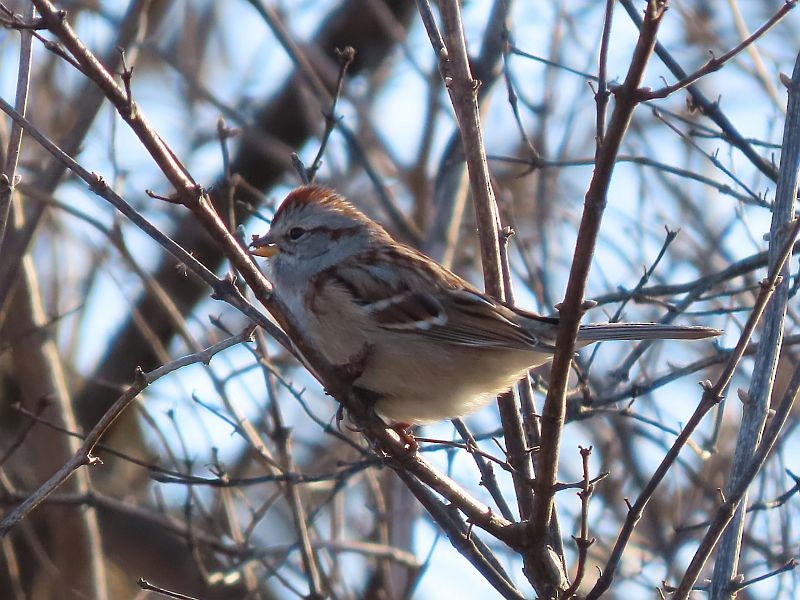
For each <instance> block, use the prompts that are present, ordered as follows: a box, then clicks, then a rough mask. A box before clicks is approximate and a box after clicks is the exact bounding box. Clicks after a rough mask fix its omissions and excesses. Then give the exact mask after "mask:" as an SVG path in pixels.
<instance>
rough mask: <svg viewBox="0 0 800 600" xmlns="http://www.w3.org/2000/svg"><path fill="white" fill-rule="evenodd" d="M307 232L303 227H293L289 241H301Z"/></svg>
mask: <svg viewBox="0 0 800 600" xmlns="http://www.w3.org/2000/svg"><path fill="white" fill-rule="evenodd" d="M305 232H306V230H305V229H303V228H302V227H292V228H291V229H290V230H289V239H290V240H299V239H300V238H301V237H303V234H305Z"/></svg>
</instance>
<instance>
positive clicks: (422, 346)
mask: <svg viewBox="0 0 800 600" xmlns="http://www.w3.org/2000/svg"><path fill="white" fill-rule="evenodd" d="M251 248H252V249H251V253H252V254H255V255H257V256H263V257H268V258H269V259H270V260H269V261H268V263H267V275H268V277H269V278H270V280H271V281H272V283H273V285H274V288H275V289H274V293H275V294H276V295H277V296H278V298H279V299H280V300H281V301H282V302H283V304H284V305H285V306H286V307H288V309H289V311H290V313H291V317H292V319H293V321H294V324H295V326H296V327H297V328H298V330H299V332H300V334H301V335H303V336H304V339H305V341H306V343H309V344H311V346H312V347H313V348H315V349H316V350H317V351H318V352H320V353H321V354H322V355H323V356H324V357H325V358H326V359H327V360H328V361H329V362H330V363H332V364H333V365H348V364H350V363H352V362H353V361H357V360H360V361H361V363H360V367H361V371H360V374H359V375H358V377H357V378H356V379H355V381H354V385H355V386H357V387H359V388H363V389H365V390H368V391H370V392H372V394H374V396H375V397H376V398H377V400H376V404H375V410H376V412H377V413H378V414H379V415H381V416H382V417H384V418H385V419H387V420H389V421H390V422H392V423H394V424H404V425H405V424H408V425H410V424H424V423H433V422H435V421H441V420H443V419H450V418H454V417H458V416H462V415H466V414H468V413H471V412H474V411H476V410H478V409H479V408H481V407H483V406H484V405H486V404H487V403H488V402H489V401H490V400H491V399H492V398H494V397H496V396H497V395H498V394H499V393H502V392H504V391H506V390H508V389H509V388H510V387H511V386H512V385H513V384H514V383H515V382H516V381H517V380H519V379H520V378H521V377H523V376H524V375H525V373H526V371H527V370H528V369H530V368H531V367H537V366H539V365H541V364H544V363H546V362H547V361H549V360H550V359H551V358H552V356H553V352H554V350H555V348H554V343H555V339H556V334H557V331H558V320H557V319H554V318H550V317H543V316H540V315H537V314H535V313H532V312H529V311H526V310H522V309H520V308H517V307H514V306H509V305H507V304H505V303H503V302H500V301H498V300H495V299H494V298H491V297H490V296H487V295H486V294H484V293H483V292H481V291H479V290H478V289H476V288H475V287H474V286H473V285H471V284H470V283H468V282H467V281H465V280H463V279H462V278H461V277H459V276H458V275H456V274H455V273H453V272H451V271H449V270H448V269H446V268H444V267H443V266H441V265H439V264H438V263H436V262H435V261H434V260H432V259H430V258H428V257H427V256H425V255H424V254H422V253H421V252H418V251H417V250H414V249H413V248H410V247H408V246H406V245H404V244H401V243H399V242H396V241H395V240H393V239H392V238H391V236H390V235H389V234H388V233H387V232H386V230H385V229H384V228H383V227H381V226H380V225H379V224H378V223H376V222H374V221H372V220H371V219H369V218H368V217H367V216H366V215H364V214H363V213H362V212H361V211H359V210H358V209H356V208H355V207H354V206H352V205H351V204H350V203H348V202H347V201H346V200H345V199H344V198H343V197H342V196H340V195H338V194H337V193H335V192H334V191H332V190H330V189H326V188H324V187H318V186H304V187H299V188H297V189H295V190H293V191H292V192H291V193H289V195H288V196H287V197H286V199H285V200H284V201H283V203H282V204H281V206H280V208H279V209H278V210H277V212H276V213H275V216H274V219H273V221H272V225H271V227H270V230H269V233H267V234H266V235H264V236H262V237H256V236H254V239H253V242H252V243H251ZM720 333H721V332H720V331H719V330H717V329H711V328H708V327H680V326H673V325H663V324H655V323H603V324H597V325H585V326H582V327H581V328H580V331H579V333H578V347H583V346H586V345H587V344H591V343H592V342H598V341H606V340H645V339H702V338H708V337H713V336H716V335H719V334H720Z"/></svg>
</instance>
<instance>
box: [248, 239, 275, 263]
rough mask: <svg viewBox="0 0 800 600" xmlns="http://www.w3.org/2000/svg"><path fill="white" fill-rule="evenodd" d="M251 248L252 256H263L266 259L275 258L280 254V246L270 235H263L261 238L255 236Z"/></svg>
mask: <svg viewBox="0 0 800 600" xmlns="http://www.w3.org/2000/svg"><path fill="white" fill-rule="evenodd" d="M249 248H250V254H254V255H255V256H263V257H264V258H269V257H270V256H275V255H276V254H277V253H278V245H277V244H276V243H275V242H274V241H273V239H272V236H270V234H266V235H262V236H261V237H258V236H255V235H254V236H253V240H252V241H251V242H250V246H249Z"/></svg>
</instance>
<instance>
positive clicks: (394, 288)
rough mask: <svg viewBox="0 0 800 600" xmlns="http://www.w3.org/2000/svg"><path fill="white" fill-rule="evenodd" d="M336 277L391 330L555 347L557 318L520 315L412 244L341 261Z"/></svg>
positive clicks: (490, 344)
mask: <svg viewBox="0 0 800 600" xmlns="http://www.w3.org/2000/svg"><path fill="white" fill-rule="evenodd" d="M336 278H337V282H338V284H339V285H341V286H342V287H343V288H345V289H347V290H349V292H350V294H351V296H352V298H353V301H354V302H355V303H357V304H359V305H360V306H361V307H362V308H363V310H365V311H366V312H367V313H369V316H370V317H371V319H372V320H374V321H375V322H377V324H378V326H379V327H380V328H382V329H384V330H387V331H394V332H398V333H407V334H409V335H420V336H424V337H428V338H432V339H435V340H438V341H441V342H445V343H449V344H457V345H460V346H471V347H475V348H498V349H500V348H502V349H508V350H534V349H535V350H537V351H544V350H550V351H552V348H553V346H552V343H553V341H554V339H555V330H556V325H555V322H554V321H553V320H552V319H546V318H544V317H539V316H538V315H532V313H531V314H528V313H525V314H524V315H522V314H521V313H518V312H517V311H516V309H513V308H511V307H509V306H507V305H505V304H503V303H500V302H498V301H496V300H494V299H493V298H491V297H489V296H487V295H486V294H483V293H482V292H480V291H478V290H477V289H475V288H474V287H473V286H472V285H471V284H470V283H468V282H467V281H465V280H463V279H462V278H460V277H459V276H458V275H456V274H455V273H453V272H452V271H449V270H448V269H445V268H444V267H442V266H441V265H438V264H436V263H434V262H432V261H430V260H429V259H427V258H426V257H425V256H424V255H422V254H420V253H419V252H417V251H416V250H414V249H413V248H409V247H406V246H399V245H398V246H391V247H382V248H378V249H374V250H373V251H371V252H370V253H368V254H366V255H361V256H358V257H354V258H353V259H352V260H349V261H345V262H344V263H340V264H339V265H338V266H337V268H336ZM531 318H535V319H538V323H537V325H539V327H536V328H533V329H532V328H530V327H527V326H526V327H523V326H522V325H521V323H522V322H525V323H526V324H527V323H528V321H529V320H530V319H531ZM537 329H540V330H541V331H536V330H537Z"/></svg>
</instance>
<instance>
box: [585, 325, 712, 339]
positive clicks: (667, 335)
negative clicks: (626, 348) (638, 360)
mask: <svg viewBox="0 0 800 600" xmlns="http://www.w3.org/2000/svg"><path fill="white" fill-rule="evenodd" d="M721 333H722V331H721V330H719V329H712V328H711V327H687V326H680V325H664V324H662V323H596V324H592V325H584V326H582V327H581V328H580V330H579V331H578V341H579V342H586V343H591V342H603V341H608V340H659V339H664V340H702V339H705V338H710V337H716V336H718V335H720V334H721Z"/></svg>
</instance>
